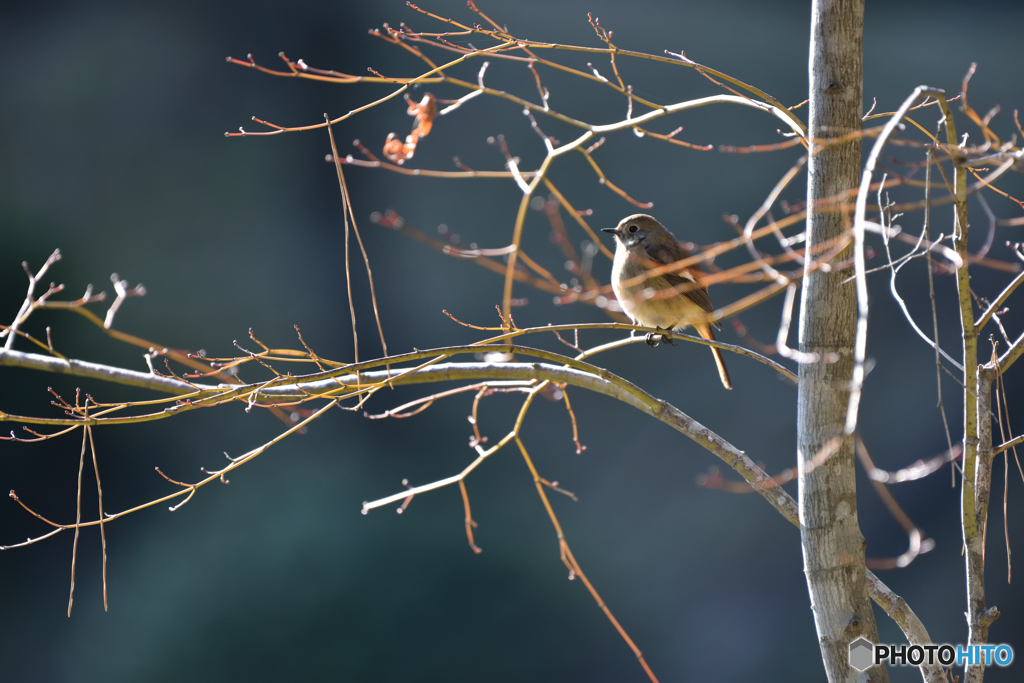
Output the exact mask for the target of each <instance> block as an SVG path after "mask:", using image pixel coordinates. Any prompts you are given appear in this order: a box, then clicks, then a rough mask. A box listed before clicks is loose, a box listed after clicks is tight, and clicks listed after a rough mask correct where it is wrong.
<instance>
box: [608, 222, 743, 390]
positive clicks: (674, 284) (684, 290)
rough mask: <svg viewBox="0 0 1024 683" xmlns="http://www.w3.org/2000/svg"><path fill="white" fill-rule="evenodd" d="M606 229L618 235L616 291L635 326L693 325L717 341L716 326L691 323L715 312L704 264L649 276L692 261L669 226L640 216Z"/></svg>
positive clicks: (721, 365) (721, 370) (722, 373)
mask: <svg viewBox="0 0 1024 683" xmlns="http://www.w3.org/2000/svg"><path fill="white" fill-rule="evenodd" d="M602 230H604V232H610V233H612V234H613V235H615V262H614V263H613V264H612V289H614V290H615V296H616V297H617V298H618V300H619V303H620V304H621V305H622V310H623V311H625V313H626V315H628V316H629V317H630V318H631V319H632V320H633V322H634V323H636V324H637V325H643V326H645V327H656V328H659V329H662V330H682V329H683V328H685V327H690V326H691V325H692V326H693V327H694V328H695V329H696V330H697V333H698V334H699V335H700V336H701V337H703V338H704V339H708V340H714V338H715V333H714V331H713V330H712V328H711V324H710V323H706V322H703V323H693V322H690V321H691V320H692V319H693V318H694V317H697V316H700V315H702V314H704V313H711V312H712V311H714V310H715V307H714V306H712V305H711V299H710V297H708V288H707V286H706V285H705V284H704V282H703V279H704V271H703V270H701V268H700V266H699V265H697V264H693V265H691V266H687V267H685V268H682V269H679V270H676V271H673V272H668V273H661V274H660V275H655V276H653V277H647V272H648V271H649V270H650V269H652V268H658V267H661V266H665V265H668V264H670V263H675V262H676V261H682V260H683V259H685V258H689V257H690V254H688V253H687V251H686V250H685V249H683V247H682V245H680V244H679V240H677V239H676V238H675V236H674V235H673V234H672V233H671V232H669V231H668V229H666V228H665V226H664V225H662V224H661V223H659V222H658V221H657V220H655V218H654V217H653V216H648V215H647V214H644V213H637V214H634V215H632V216H626V217H625V218H623V219H622V220H621V221H619V225H618V226H617V227H614V228H602ZM711 353H712V354H714V356H715V365H717V366H718V375H719V377H721V378H722V384H723V385H724V386H725V388H726V389H732V382H731V381H730V380H729V372H728V371H727V370H726V369H725V362H724V361H723V360H722V353H721V351H719V350H718V349H717V348H715V347H714V346H712V347H711Z"/></svg>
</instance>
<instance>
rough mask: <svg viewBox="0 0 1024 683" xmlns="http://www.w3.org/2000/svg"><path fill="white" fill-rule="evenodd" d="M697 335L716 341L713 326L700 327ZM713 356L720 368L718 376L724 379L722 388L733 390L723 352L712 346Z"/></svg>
mask: <svg viewBox="0 0 1024 683" xmlns="http://www.w3.org/2000/svg"><path fill="white" fill-rule="evenodd" d="M697 333H698V334H699V335H700V336H701V337H703V338H704V339H707V340H708V341H714V340H715V331H714V330H712V329H711V325H700V326H699V327H697ZM711 354H712V355H713V356H714V357H715V365H717V366H718V376H719V377H721V378H722V386H724V387H725V388H726V389H732V380H730V379H729V371H728V370H726V369H725V361H724V360H723V359H722V352H721V350H720V349H718V348H716V347H714V346H712V347H711Z"/></svg>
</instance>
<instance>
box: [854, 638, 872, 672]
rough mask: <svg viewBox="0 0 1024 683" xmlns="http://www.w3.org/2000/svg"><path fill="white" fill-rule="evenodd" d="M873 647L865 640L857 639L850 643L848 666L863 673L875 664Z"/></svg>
mask: <svg viewBox="0 0 1024 683" xmlns="http://www.w3.org/2000/svg"><path fill="white" fill-rule="evenodd" d="M874 652H875V646H874V645H872V644H871V641H870V640H868V639H867V638H863V637H861V638H858V639H857V640H855V641H853V642H852V643H850V666H852V667H853V668H854V669H856V670H857V671H864V670H866V669H868V668H870V667H871V666H872V665H873V664H874V663H875V657H874Z"/></svg>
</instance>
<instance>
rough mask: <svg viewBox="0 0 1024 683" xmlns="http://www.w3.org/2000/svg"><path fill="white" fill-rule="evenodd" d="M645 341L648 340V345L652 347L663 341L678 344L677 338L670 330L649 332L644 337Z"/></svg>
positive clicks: (673, 344)
mask: <svg viewBox="0 0 1024 683" xmlns="http://www.w3.org/2000/svg"><path fill="white" fill-rule="evenodd" d="M659 329H660V328H659ZM644 341H645V342H647V345H648V346H650V347H651V348H652V349H653V348H655V347H657V346H658V344H660V343H661V342H665V343H666V344H669V345H671V346H675V345H676V341H675V339H673V338H672V335H671V334H670V333H669V332H668V330H665V331H664V332H648V333H647V336H646V337H644Z"/></svg>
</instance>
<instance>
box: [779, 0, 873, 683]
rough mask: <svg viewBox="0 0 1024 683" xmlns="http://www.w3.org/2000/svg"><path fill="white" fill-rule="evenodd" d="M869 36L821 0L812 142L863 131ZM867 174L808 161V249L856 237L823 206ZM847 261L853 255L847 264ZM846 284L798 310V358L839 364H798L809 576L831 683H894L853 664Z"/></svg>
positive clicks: (853, 160) (831, 2) (856, 533)
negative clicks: (820, 357)
mask: <svg viewBox="0 0 1024 683" xmlns="http://www.w3.org/2000/svg"><path fill="white" fill-rule="evenodd" d="M863 33H864V1H863V0H813V6H812V10H811V46H810V62H809V73H810V92H809V99H810V125H809V131H808V133H809V136H810V138H811V140H819V141H820V140H824V139H827V138H835V137H838V136H840V135H843V134H845V133H847V132H849V131H851V130H860V128H861V115H862V89H863ZM815 146H817V145H815ZM860 169H861V145H860V141H859V140H858V141H854V142H846V143H843V144H841V145H835V146H830V147H827V148H825V149H822V150H820V151H818V152H817V153H815V154H812V156H811V157H810V160H809V163H808V165H807V180H808V182H807V205H808V209H809V210H808V217H807V242H806V245H807V248H808V250H810V249H812V248H813V247H814V245H817V244H821V243H823V242H827V241H829V240H832V239H835V238H837V237H839V236H841V235H842V234H843V233H844V232H845V231H847V230H848V229H849V227H850V225H851V221H850V218H849V216H847V215H844V214H843V213H841V212H834V211H833V212H827V208H828V207H821V206H820V202H821V200H823V199H825V198H828V197H833V196H836V195H840V194H842V193H844V192H846V191H848V190H850V189H851V188H855V187H857V186H858V184H859V180H860ZM816 205H818V207H817V208H815V206H816ZM823 208H824V209H825V210H824V211H823V210H822V209H823ZM846 258H849V251H845V252H843V254H842V255H840V256H839V259H846ZM848 277H849V273H847V272H842V273H839V272H825V271H819V272H816V273H813V274H811V275H809V276H808V277H807V278H806V279H805V280H804V285H803V295H802V299H801V306H800V332H799V334H800V350H801V351H804V352H806V353H817V354H835V356H836V357H837V358H838V362H835V363H831V364H826V363H810V364H802V365H801V366H800V388H799V396H798V415H797V430H798V435H797V449H798V459H799V464H800V468H801V473H800V494H799V497H800V524H801V543H802V546H803V556H804V572H805V574H806V576H807V586H808V589H809V592H810V597H811V608H812V609H813V611H814V623H815V627H816V628H817V631H818V642H819V645H820V646H821V655H822V659H823V661H824V664H825V671H826V672H827V674H828V679H829V681H831V682H832V683H836V682H838V681H854V680H864V676H865V674H867V675H868V676H869V677H870V678H869V679H868V680H872V681H888V673H887V671H886V670H885V668H884V667H875V668H872V669H869V670H868V671H867V672H865V673H864V674H862V673H860V672H858V671H857V670H855V669H853V668H852V667H851V666H850V664H849V645H850V642H852V641H854V640H856V639H857V638H859V637H861V636H864V637H865V638H867V639H868V640H870V641H872V642H878V631H877V628H876V626H875V618H874V613H873V612H872V607H871V601H870V599H869V597H868V592H867V586H866V583H865V579H864V546H865V542H864V537H863V536H862V535H861V533H860V526H859V524H858V522H857V494H856V480H855V470H854V454H853V440H852V439H851V438H846V439H843V438H842V437H843V427H844V423H845V420H846V408H847V401H848V399H849V395H850V391H849V387H850V378H851V376H852V373H853V344H854V336H855V322H856V289H855V287H854V285H853V283H852V282H846V283H845V284H844V282H843V281H844V280H847V279H848ZM840 440H841V445H839V446H838V449H836V445H837V443H839V441H840ZM832 451H834V453H833V454H832V455H831V457H828V459H827V460H824V462H821V458H820V457H819V458H818V460H817V461H816V460H815V457H816V456H824V455H826V454H827V453H829V452H832Z"/></svg>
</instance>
